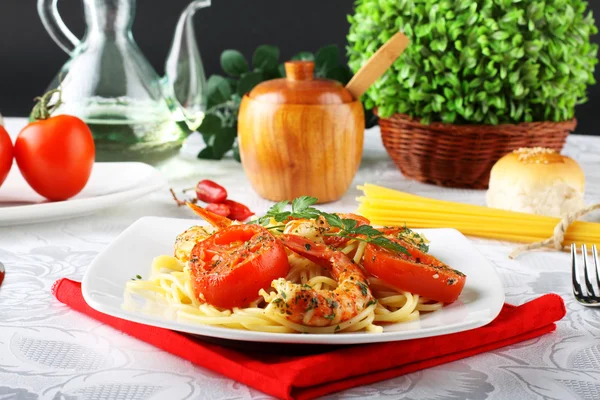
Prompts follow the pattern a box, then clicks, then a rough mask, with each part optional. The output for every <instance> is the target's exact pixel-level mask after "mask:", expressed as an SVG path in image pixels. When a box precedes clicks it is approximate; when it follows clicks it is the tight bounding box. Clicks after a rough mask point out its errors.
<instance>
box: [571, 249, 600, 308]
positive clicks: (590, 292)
mask: <svg viewBox="0 0 600 400" xmlns="http://www.w3.org/2000/svg"><path fill="white" fill-rule="evenodd" d="M581 252H582V253H583V280H584V287H583V289H584V290H582V284H581V271H580V268H579V267H578V263H577V247H576V246H575V243H573V244H571V266H572V274H573V295H574V296H575V299H577V301H578V302H580V303H581V304H583V305H584V306H587V307H600V291H599V290H595V289H594V286H593V285H592V281H591V280H590V274H589V272H588V269H589V268H588V267H589V265H590V262H589V259H588V253H587V247H586V245H585V244H584V245H582V246H581ZM592 260H593V264H594V265H593V269H594V275H595V278H596V284H597V285H598V287H599V288H600V263H598V251H597V250H596V245H593V246H592Z"/></svg>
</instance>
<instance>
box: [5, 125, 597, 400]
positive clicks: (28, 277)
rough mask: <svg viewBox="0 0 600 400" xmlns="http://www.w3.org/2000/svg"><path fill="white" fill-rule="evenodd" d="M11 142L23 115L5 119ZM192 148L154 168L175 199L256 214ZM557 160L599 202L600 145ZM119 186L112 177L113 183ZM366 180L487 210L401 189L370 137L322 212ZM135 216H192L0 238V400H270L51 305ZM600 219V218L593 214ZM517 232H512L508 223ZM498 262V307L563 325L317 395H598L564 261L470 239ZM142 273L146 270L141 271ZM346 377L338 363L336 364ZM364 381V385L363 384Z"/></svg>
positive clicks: (110, 220)
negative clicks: (213, 196)
mask: <svg viewBox="0 0 600 400" xmlns="http://www.w3.org/2000/svg"><path fill="white" fill-rule="evenodd" d="M6 122H7V129H8V131H9V132H10V133H11V134H16V133H18V132H19V129H20V128H21V127H22V126H23V125H24V124H25V122H26V120H25V119H11V118H8V119H7V120H6ZM201 141H202V139H201V138H200V137H198V136H194V137H192V138H191V140H190V142H189V143H188V144H187V145H186V147H185V148H184V151H183V156H181V157H177V158H175V159H173V160H171V161H170V162H169V163H168V164H165V165H163V166H160V167H159V169H160V170H161V171H162V172H163V173H164V174H165V176H166V177H167V178H168V179H169V183H170V185H171V186H172V187H173V188H175V189H176V190H179V189H183V188H187V187H191V186H193V185H194V184H195V182H197V181H198V180H199V179H202V178H207V179H213V180H215V181H217V182H219V183H221V184H222V185H224V186H225V187H227V189H228V191H229V193H230V196H231V198H232V199H234V200H237V201H241V202H243V203H245V204H247V205H248V206H250V208H251V209H252V210H253V211H255V212H256V213H257V214H260V213H262V212H264V211H265V210H266V209H267V208H268V207H269V206H270V204H271V203H270V202H267V201H265V200H263V199H261V198H259V197H258V196H257V195H256V193H255V192H254V191H253V190H252V188H251V187H250V185H249V183H248V181H247V179H246V177H245V175H244V172H243V170H242V168H241V166H240V164H239V163H237V162H235V161H234V160H232V159H225V160H223V161H219V162H215V161H205V160H197V159H196V158H195V152H196V151H197V147H198V146H197V143H198V142H201ZM564 154H566V155H568V156H570V157H572V158H574V159H575V160H577V161H578V162H579V163H580V164H581V166H582V167H583V169H584V171H585V175H586V188H585V190H586V196H585V200H586V203H587V204H591V203H597V202H599V201H600V137H591V136H573V135H571V136H570V137H569V138H568V140H567V145H566V147H565V150H564ZM115 179H118V177H115ZM364 182H371V183H374V184H379V185H382V186H387V187H391V188H394V189H398V190H402V191H405V192H409V193H414V194H416V195H420V196H427V197H432V198H438V199H443V200H451V201H459V202H463V203H471V204H479V205H482V204H485V191H479V190H462V189H448V188H441V187H437V186H433V185H425V184H421V183H418V182H414V181H410V180H407V179H405V178H404V177H403V176H402V174H401V173H400V172H399V171H398V169H397V168H396V166H395V165H394V164H393V162H392V161H391V160H390V158H389V156H388V155H387V153H386V152H385V149H384V148H383V146H382V144H381V139H380V136H379V132H378V130H377V129H373V130H370V131H368V132H367V134H366V138H365V151H364V155H363V160H362V163H361V167H360V169H359V171H358V173H357V175H356V178H355V179H354V182H353V186H352V187H351V188H350V189H349V191H348V193H347V194H346V195H345V196H344V198H342V199H341V200H340V201H337V202H335V203H331V204H327V205H324V206H323V209H324V210H327V211H341V212H352V211H355V210H356V200H355V199H356V197H357V196H359V195H360V192H359V191H358V190H357V189H356V185H359V184H362V183H364ZM143 216H162V217H175V218H189V217H190V213H189V211H188V210H186V209H185V208H178V207H176V206H174V204H173V202H172V199H171V198H170V195H169V192H168V190H167V189H166V188H165V189H164V190H162V191H158V192H156V193H154V194H151V195H149V196H146V197H144V198H142V199H140V200H139V201H136V202H133V203H129V204H123V205H121V206H119V207H115V208H113V209H109V210H105V211H101V212H99V213H97V214H95V215H90V216H86V217H81V218H74V219H70V220H63V221H55V222H50V223H38V224H32V225H22V226H12V227H2V228H0V262H2V263H3V264H4V265H5V266H6V269H7V274H6V278H5V280H4V283H3V284H2V286H1V287H0V398H3V397H5V398H10V399H32V400H33V399H44V400H45V399H67V398H73V399H103V398H105V399H115V400H150V399H152V400H155V399H173V400H178V399H193V400H196V399H199V400H200V399H202V400H204V399H210V400H212V399H214V400H231V399H241V400H267V399H271V398H272V396H270V395H268V394H265V393H263V392H260V391H258V390H256V389H254V388H252V387H250V386H247V385H244V384H241V383H238V382H236V381H234V380H232V379H230V378H227V377H226V376H224V375H222V374H219V373H215V372H213V371H211V370H209V369H207V368H203V367H201V366H198V365H196V364H193V363H191V362H189V361H186V360H185V359H182V358H180V357H177V356H174V355H172V354H169V353H168V352H165V351H163V350H160V349H158V348H157V347H154V346H152V345H149V344H147V343H144V342H143V341H141V340H137V339H135V338H132V337H131V336H129V335H126V334H123V333H121V332H119V331H117V330H115V329H113V328H111V327H110V326H107V325H106V324H103V323H101V322H98V321H96V320H94V319H92V318H86V317H82V315H81V314H80V313H79V312H77V311H74V310H72V309H71V308H69V307H68V306H66V305H64V304H62V303H60V302H59V301H57V300H55V299H54V298H53V296H52V294H51V292H50V287H51V286H52V284H53V283H54V282H55V281H56V280H57V279H60V278H63V277H69V278H71V279H74V280H81V279H82V278H83V275H84V274H85V271H86V269H87V267H88V265H89V264H90V263H91V261H92V260H93V259H94V257H96V256H97V255H98V253H99V252H101V251H102V250H104V249H105V248H106V246H107V245H108V244H109V243H111V242H112V241H113V240H114V239H115V238H116V237H117V236H118V235H119V234H120V233H121V232H123V230H125V229H126V228H127V227H128V226H129V225H131V224H132V223H133V222H135V221H136V220H137V219H139V218H141V217H143ZM590 218H591V219H593V220H596V221H597V220H598V219H599V218H598V214H595V215H592V216H591V217H590ZM515 229H518V227H515ZM471 240H472V242H473V244H474V246H475V247H476V248H477V250H478V251H480V252H481V253H482V254H483V255H484V256H485V257H486V258H487V259H488V260H490V262H491V263H492V264H493V265H494V267H495V269H496V272H497V273H498V275H499V276H500V279H501V280H502V283H503V285H504V291H505V294H506V301H507V302H508V303H511V304H517V305H519V304H524V303H526V302H528V301H531V300H533V299H535V298H538V297H540V296H541V295H543V294H544V293H550V292H553V293H557V294H558V295H560V296H561V297H562V299H563V300H564V302H565V305H566V308H567V315H566V316H565V317H564V318H563V319H562V320H560V321H558V322H557V323H556V326H557V328H556V331H555V332H553V333H552V334H549V335H543V336H541V337H538V338H534V339H530V340H527V341H525V342H522V343H518V344H514V345H510V346H506V347H503V348H500V349H496V350H492V351H489V352H486V353H484V354H479V355H476V356H473V357H469V358H465V359H462V360H458V361H454V362H450V363H447V364H443V365H439V366H436V367H432V368H427V369H425V370H421V371H416V372H413V373H407V374H405V375H402V376H399V377H396V378H392V379H387V380H384V381H379V382H376V383H372V384H365V385H362V386H359V387H355V388H352V389H348V390H344V391H342V392H337V393H334V394H330V395H326V396H324V398H325V399H326V400H340V399H383V400H392V399H398V398H403V399H410V400H416V399H420V400H459V399H465V398H468V399H475V400H481V399H491V400H505V399H507V400H513V399H519V400H537V399H540V398H543V399H553V400H562V399H586V400H587V399H590V400H591V399H594V400H597V399H600V312H599V310H594V309H590V308H586V307H583V306H581V305H580V304H579V303H577V302H576V301H575V300H574V298H573V295H572V288H571V274H570V260H569V255H568V254H567V253H558V252H552V251H548V252H533V253H531V254H525V255H523V256H521V257H519V258H518V259H517V260H510V259H508V257H507V255H508V253H509V252H510V251H511V249H513V248H514V245H513V244H510V243H506V242H501V241H494V240H482V239H476V238H471ZM148 269H150V267H148ZM340 368H344V365H342V366H340ZM365 383H366V382H365Z"/></svg>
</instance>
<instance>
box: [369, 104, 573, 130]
mask: <svg viewBox="0 0 600 400" xmlns="http://www.w3.org/2000/svg"><path fill="white" fill-rule="evenodd" d="M373 112H374V113H375V115H377V116H378V117H379V115H378V114H377V109H376V108H374V109H373ZM379 118H380V119H382V120H389V121H390V122H392V123H400V124H405V125H411V126H414V127H420V128H421V129H424V130H429V131H434V132H447V133H453V134H464V135H472V134H485V133H489V134H498V133H499V134H504V135H523V134H524V133H525V131H526V133H527V134H529V135H531V134H532V133H536V132H540V133H544V131H545V130H547V129H552V130H566V131H573V130H575V128H576V127H577V119H576V118H572V119H570V120H567V121H561V122H553V121H536V122H520V123H518V124H506V123H505V124H498V125H489V124H462V125H460V124H449V123H445V122H432V123H430V124H422V123H421V121H420V119H417V118H413V117H411V116H410V115H407V114H400V113H396V114H393V115H392V116H390V117H388V118H383V117H379Z"/></svg>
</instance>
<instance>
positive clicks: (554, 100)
mask: <svg viewBox="0 0 600 400" xmlns="http://www.w3.org/2000/svg"><path fill="white" fill-rule="evenodd" d="M586 8H587V2H586V1H584V0H527V1H522V0H493V1H492V0H358V1H357V2H356V9H355V14H354V15H352V16H349V21H350V24H351V27H350V33H349V34H348V42H349V46H348V56H349V59H350V62H349V64H350V67H351V68H352V69H353V70H357V69H358V68H359V67H360V66H361V65H362V64H363V63H364V62H365V61H366V60H367V59H368V58H369V57H370V56H371V55H373V53H374V52H375V51H376V50H377V48H378V47H379V46H380V45H382V44H383V43H384V42H385V41H386V40H387V39H389V38H390V37H391V36H392V35H393V34H395V33H396V32H398V30H400V31H403V32H404V33H405V34H406V35H407V36H408V37H409V39H410V41H411V44H410V46H409V47H408V49H407V50H406V52H405V53H404V54H403V55H402V56H401V57H400V58H399V59H398V60H397V61H396V62H395V63H394V65H393V67H392V68H390V70H388V71H387V72H386V74H385V75H384V76H383V77H382V78H381V79H379V80H378V81H377V83H376V84H375V85H373V86H372V87H371V88H370V89H369V91H368V92H367V94H366V95H365V99H364V102H365V105H366V106H367V107H368V108H371V107H377V110H378V113H379V115H380V116H381V117H389V116H391V115H392V114H394V113H404V114H409V115H411V116H412V117H416V118H421V120H422V122H423V123H429V122H432V121H442V122H447V123H455V124H465V123H485V124H494V125H495V124H498V123H519V122H531V121H556V122H558V121H564V120H568V119H571V118H573V116H574V112H575V110H574V108H575V105H577V104H581V103H583V102H585V101H586V100H587V98H586V88H587V86H588V85H590V84H593V83H595V81H594V77H593V72H594V67H595V65H596V63H597V61H598V60H597V54H598V46H597V45H595V44H592V43H590V36H591V35H593V34H595V33H596V32H597V29H596V27H595V25H594V19H593V16H592V14H591V12H587V11H586Z"/></svg>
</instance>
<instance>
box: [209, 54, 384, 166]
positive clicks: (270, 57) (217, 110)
mask: <svg viewBox="0 0 600 400" xmlns="http://www.w3.org/2000/svg"><path fill="white" fill-rule="evenodd" d="M279 53H280V52H279V49H278V48H277V47H275V46H268V45H262V46H259V47H258V48H257V49H256V51H255V52H254V54H253V56H252V62H251V63H248V61H247V60H246V58H245V57H244V56H243V55H242V53H240V52H239V51H237V50H225V51H224V52H223V53H222V54H221V68H222V69H223V71H224V72H225V73H226V74H227V76H222V75H211V76H210V78H209V79H208V104H207V108H208V111H207V113H206V116H205V117H204V120H203V121H202V124H201V125H200V127H199V128H198V131H199V132H200V133H201V134H202V137H203V139H204V142H205V143H206V148H204V149H203V150H202V151H201V152H200V154H198V158H203V159H210V160H220V159H221V158H223V156H224V155H225V153H227V152H228V151H229V150H231V149H233V155H234V158H235V159H237V160H238V161H239V160H240V156H239V150H238V147H237V143H236V137H237V115H238V110H239V107H240V102H241V101H242V97H243V96H244V94H246V93H248V92H249V91H251V90H252V89H253V88H254V86H256V85H258V84H259V83H260V82H262V81H266V80H270V79H275V78H283V77H285V69H284V65H283V63H280V61H279V55H280V54H279ZM292 59H293V60H311V61H314V62H315V76H317V77H319V78H328V79H335V80H337V81H339V82H341V83H342V84H344V85H345V84H346V83H348V81H349V80H350V79H351V78H352V75H353V74H352V72H351V71H350V69H349V68H348V66H346V65H345V64H342V63H340V59H341V57H340V51H339V49H338V47H337V46H335V45H330V46H325V47H323V48H321V49H319V50H318V51H317V52H316V53H314V54H313V53H310V52H301V53H298V54H296V55H295V56H294V57H292ZM365 118H366V121H367V126H372V125H374V124H375V120H376V119H375V117H374V116H373V114H372V113H371V112H366V113H365Z"/></svg>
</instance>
